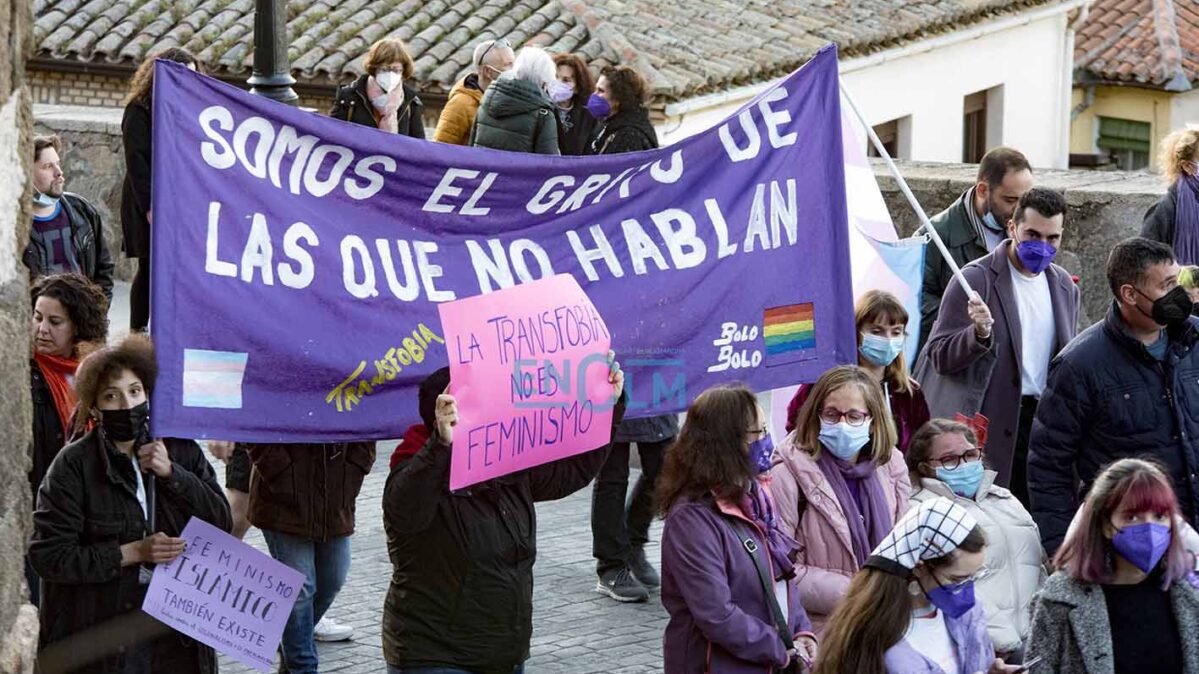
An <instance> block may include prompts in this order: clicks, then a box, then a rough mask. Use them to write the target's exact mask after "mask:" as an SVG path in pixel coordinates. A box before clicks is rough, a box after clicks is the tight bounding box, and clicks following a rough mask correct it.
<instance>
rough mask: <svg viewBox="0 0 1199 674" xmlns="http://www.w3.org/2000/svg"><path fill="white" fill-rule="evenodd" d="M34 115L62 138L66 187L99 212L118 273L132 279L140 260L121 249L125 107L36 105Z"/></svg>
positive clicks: (44, 130)
mask: <svg viewBox="0 0 1199 674" xmlns="http://www.w3.org/2000/svg"><path fill="white" fill-rule="evenodd" d="M33 115H34V119H35V121H34V132H35V133H39V134H50V133H56V134H58V135H59V137H60V138H62V141H63V153H62V170H63V173H64V174H65V175H66V178H67V185H66V189H67V191H68V192H75V193H76V194H81V195H83V197H84V198H85V199H87V200H88V201H90V202H92V204H94V205H95V206H96V208H97V209H98V210H99V211H100V217H101V218H102V220H103V222H104V239H105V241H106V242H107V243H108V251H109V253H111V254H112V259H113V261H114V262H116V263H117V268H116V275H117V278H120V279H123V280H126V281H130V280H132V279H133V274H134V273H135V272H136V271H137V261H136V260H133V259H129V258H126V257H125V256H124V254H123V253H122V252H121V244H122V235H121V186H122V181H123V180H124V179H125V156H124V154H123V152H122V146H121V109H120V108H97V107H87V106H48V105H35V106H34V107H33ZM29 147H32V145H30V146H29Z"/></svg>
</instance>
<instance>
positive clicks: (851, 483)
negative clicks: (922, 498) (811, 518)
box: [816, 450, 895, 567]
mask: <svg viewBox="0 0 1199 674" xmlns="http://www.w3.org/2000/svg"><path fill="white" fill-rule="evenodd" d="M816 465H818V466H820V472H822V473H824V478H825V479H826V480H828V483H829V484H830V485H831V486H832V488H833V494H835V495H836V496H837V501H838V502H840V503H841V509H842V510H844V511H845V520H846V522H847V523H848V524H849V540H850V542H851V543H853V556H854V557H855V558H856V559H857V560H858V566H859V567H861V566H862V565H863V564H865V563H866V558H867V557H869V556H870V553H871V552H872V551H873V550H874V546H876V545H878V543H879V541H881V540H883V537H884V536H886V535H887V534H888V533H890V531H891V527H892V526H893V525H894V524H895V523H894V522H892V521H891V519H892V516H891V512H890V510H889V509H888V508H887V497H886V496H885V495H884V494H883V486H882V485H881V484H880V483H879V481H878V472H877V470H876V468H877V466H875V465H874V462H873V461H870V460H869V459H863V460H861V461H858V463H857V464H856V465H854V464H850V463H847V462H845V461H842V460H841V459H838V458H837V457H835V456H833V455H832V453H831V452H829V451H827V450H825V451H822V452H820V458H818V459H817V460H816Z"/></svg>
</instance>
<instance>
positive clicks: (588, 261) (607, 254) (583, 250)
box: [566, 225, 624, 281]
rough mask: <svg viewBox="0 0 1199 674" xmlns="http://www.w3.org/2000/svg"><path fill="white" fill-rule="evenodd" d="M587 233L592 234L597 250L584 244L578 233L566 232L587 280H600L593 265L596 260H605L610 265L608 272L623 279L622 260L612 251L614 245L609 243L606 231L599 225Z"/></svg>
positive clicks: (589, 229) (593, 226)
mask: <svg viewBox="0 0 1199 674" xmlns="http://www.w3.org/2000/svg"><path fill="white" fill-rule="evenodd" d="M587 231H589V232H591V240H592V241H594V242H595V248H587V247H586V246H585V245H584V244H583V240H582V239H581V238H579V233H578V232H575V231H568V232H566V238H567V239H568V240H569V241H570V247H571V249H573V250H574V252H575V258H576V259H578V261H579V264H580V265H581V266H582V267H583V273H584V274H586V275H587V280H589V281H598V280H599V273H598V272H596V271H595V265H594V264H592V263H593V262H595V261H596V260H603V261H604V263H605V264H607V265H608V271H609V272H611V273H612V276H613V277H615V278H621V277H623V276H624V269H622V268H621V266H620V258H618V257H616V251H614V250H612V244H611V243H609V242H608V236H607V235H606V234H604V229H603V228H602V227H600V226H599V225H592V226H590V227H588V228H587Z"/></svg>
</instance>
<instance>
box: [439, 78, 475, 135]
mask: <svg viewBox="0 0 1199 674" xmlns="http://www.w3.org/2000/svg"><path fill="white" fill-rule="evenodd" d="M478 82H479V76H478V75H474V74H472V75H467V76H466V77H464V78H462V79H461V80H459V81H458V82H457V83H456V84H455V85H454V88H453V89H450V96H449V98H448V99H447V100H446V102H445V107H444V108H442V109H441V117H439V118H438V119H437V130H436V131H434V132H433V140H435V141H437V142H438V143H451V144H453V145H466V144H467V143H468V142H469V141H470V128H471V127H472V126H474V123H475V114H476V113H478V112H479V103H480V102H482V100H483V90H482V89H480V88H479V84H478Z"/></svg>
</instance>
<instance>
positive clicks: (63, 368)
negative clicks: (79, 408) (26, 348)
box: [33, 351, 79, 437]
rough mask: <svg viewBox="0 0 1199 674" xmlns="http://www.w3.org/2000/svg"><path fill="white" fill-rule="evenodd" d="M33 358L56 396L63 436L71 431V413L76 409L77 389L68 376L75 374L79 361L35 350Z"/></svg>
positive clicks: (56, 406) (52, 394) (51, 393)
mask: <svg viewBox="0 0 1199 674" xmlns="http://www.w3.org/2000/svg"><path fill="white" fill-rule="evenodd" d="M33 360H34V362H36V363H37V366H38V369H40V370H41V371H42V376H43V377H45V378H46V386H48V387H49V388H50V395H51V396H52V397H53V398H54V408H55V409H56V410H57V411H58V420H59V421H61V422H62V432H63V437H66V436H68V435H70V433H71V414H72V413H73V412H74V411H75V403H77V402H78V400H77V399H76V398H75V389H74V387H72V386H71V382H70V381H68V380H67V377H73V376H75V370H76V369H78V368H79V361H77V360H75V359H74V358H59V357H58V356H51V355H48V354H45V353H39V352H37V351H34V352H33Z"/></svg>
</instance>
